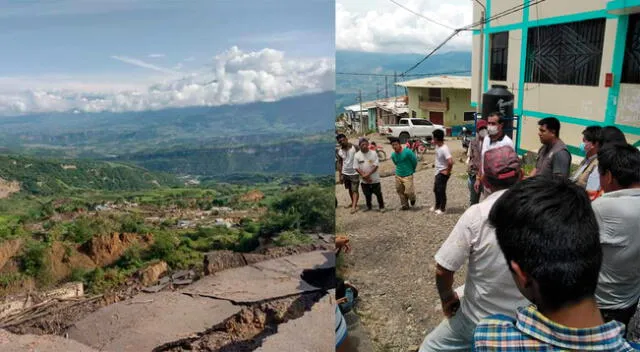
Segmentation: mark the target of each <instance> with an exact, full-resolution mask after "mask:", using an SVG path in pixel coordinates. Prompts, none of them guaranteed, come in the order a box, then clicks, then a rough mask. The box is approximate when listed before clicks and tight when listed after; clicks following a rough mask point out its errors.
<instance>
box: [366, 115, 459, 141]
mask: <svg viewBox="0 0 640 352" xmlns="http://www.w3.org/2000/svg"><path fill="white" fill-rule="evenodd" d="M435 130H442V132H445V133H446V130H445V128H444V126H442V125H435V124H433V123H431V121H429V120H427V119H409V118H404V119H400V124H399V125H389V126H380V130H379V131H380V134H382V135H384V136H386V137H387V138H388V139H391V138H399V139H400V143H402V144H404V143H406V142H407V140H409V139H411V138H417V137H418V138H419V137H427V138H430V137H431V135H432V134H433V131H435Z"/></svg>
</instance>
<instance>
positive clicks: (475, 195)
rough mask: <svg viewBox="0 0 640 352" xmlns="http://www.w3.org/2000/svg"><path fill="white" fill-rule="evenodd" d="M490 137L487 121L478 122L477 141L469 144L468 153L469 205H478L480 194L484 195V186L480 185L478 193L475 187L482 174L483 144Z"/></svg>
mask: <svg viewBox="0 0 640 352" xmlns="http://www.w3.org/2000/svg"><path fill="white" fill-rule="evenodd" d="M487 135H488V131H487V121H485V120H482V119H480V120H478V122H477V123H476V139H474V140H472V141H471V142H470V143H469V150H468V152H467V157H468V159H467V164H468V165H469V166H468V168H467V173H468V174H469V180H468V182H467V184H468V186H469V205H470V206H471V205H474V204H477V203H478V202H479V201H480V194H482V185H480V187H479V189H478V191H476V189H475V187H474V185H475V184H476V178H477V177H478V174H479V172H480V162H481V161H482V159H481V158H482V143H483V142H484V137H486V136H487Z"/></svg>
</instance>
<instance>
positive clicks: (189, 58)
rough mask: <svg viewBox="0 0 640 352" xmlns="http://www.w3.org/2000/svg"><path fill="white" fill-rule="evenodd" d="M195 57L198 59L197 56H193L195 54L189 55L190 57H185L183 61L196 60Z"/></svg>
mask: <svg viewBox="0 0 640 352" xmlns="http://www.w3.org/2000/svg"><path fill="white" fill-rule="evenodd" d="M195 59H196V58H195V57H193V56H189V57H188V58H186V59H184V60H182V61H184V62H191V61H195Z"/></svg>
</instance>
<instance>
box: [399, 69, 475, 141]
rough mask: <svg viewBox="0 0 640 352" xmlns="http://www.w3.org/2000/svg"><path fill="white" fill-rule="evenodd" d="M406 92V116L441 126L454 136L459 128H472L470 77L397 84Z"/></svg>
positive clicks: (437, 78) (421, 80)
mask: <svg viewBox="0 0 640 352" xmlns="http://www.w3.org/2000/svg"><path fill="white" fill-rule="evenodd" d="M396 84H397V85H398V86H401V87H405V88H407V94H408V97H409V101H408V105H409V106H408V107H409V114H410V117H412V118H425V119H428V120H430V121H431V122H432V123H434V124H438V125H443V126H445V127H446V128H447V131H452V134H453V135H457V134H458V132H459V130H461V129H462V126H465V125H469V126H473V122H474V119H475V116H474V113H475V108H474V107H473V106H472V105H471V77H464V76H438V77H428V78H421V79H415V80H411V81H405V82H399V83H396Z"/></svg>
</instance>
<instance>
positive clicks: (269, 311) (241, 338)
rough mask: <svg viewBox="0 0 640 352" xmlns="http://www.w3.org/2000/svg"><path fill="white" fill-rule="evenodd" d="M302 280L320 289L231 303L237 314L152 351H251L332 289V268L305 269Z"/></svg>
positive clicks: (301, 315) (333, 280) (333, 271)
mask: <svg viewBox="0 0 640 352" xmlns="http://www.w3.org/2000/svg"><path fill="white" fill-rule="evenodd" d="M302 279H303V280H305V281H307V282H308V283H309V284H311V285H313V286H316V287H319V288H320V290H319V291H316V292H311V293H303V294H298V295H294V296H290V297H285V298H277V299H271V300H266V301H263V302H258V303H252V304H247V303H238V302H234V304H236V305H242V306H243V308H242V310H241V311H240V312H238V313H237V314H235V315H233V316H231V317H229V318H227V319H226V320H225V321H223V322H222V323H220V324H218V325H216V326H213V327H212V328H211V329H208V330H207V331H204V332H200V333H198V334H196V335H195V336H193V337H189V338H185V339H181V340H178V341H173V342H170V343H166V344H163V345H161V346H158V347H156V348H155V349H154V350H153V351H154V352H178V351H185V350H187V351H220V352H248V351H254V350H256V349H257V348H259V347H261V346H262V344H263V342H264V341H265V339H266V338H268V337H269V336H272V335H275V334H276V333H278V327H279V325H281V324H284V323H287V322H289V321H291V320H295V319H299V318H301V317H303V316H304V315H305V314H306V313H307V312H309V311H311V310H312V309H313V306H314V305H315V304H317V303H318V302H319V301H320V300H321V299H322V298H323V297H325V296H326V295H327V294H329V293H330V292H331V291H330V290H331V289H334V288H335V268H323V269H309V270H305V271H304V272H303V274H302Z"/></svg>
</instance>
